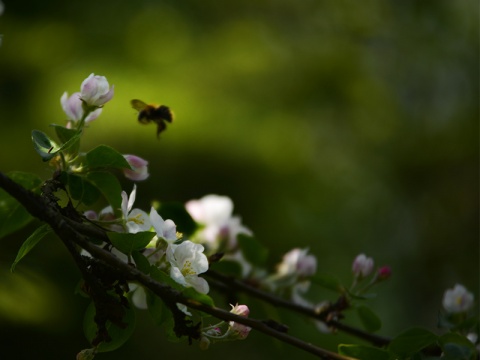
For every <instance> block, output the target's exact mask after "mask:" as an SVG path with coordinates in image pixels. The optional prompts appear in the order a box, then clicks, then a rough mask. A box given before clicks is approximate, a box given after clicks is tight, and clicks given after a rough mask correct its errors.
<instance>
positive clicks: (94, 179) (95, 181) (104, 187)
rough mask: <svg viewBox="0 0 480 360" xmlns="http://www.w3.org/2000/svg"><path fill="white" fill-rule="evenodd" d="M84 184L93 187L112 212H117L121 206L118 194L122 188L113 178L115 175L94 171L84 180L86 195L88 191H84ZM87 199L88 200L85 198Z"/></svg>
mask: <svg viewBox="0 0 480 360" xmlns="http://www.w3.org/2000/svg"><path fill="white" fill-rule="evenodd" d="M86 182H89V183H90V184H91V185H93V186H94V187H95V188H96V189H97V190H98V191H100V193H101V194H102V195H103V196H104V197H105V199H106V200H107V202H108V203H109V204H110V205H111V206H112V208H113V211H114V212H117V213H118V211H119V209H120V207H121V205H122V197H121V196H120V193H121V192H122V187H121V185H120V182H119V181H118V179H117V178H116V177H115V175H113V174H111V173H109V172H106V171H95V172H90V173H88V174H87V176H86V178H85V180H84V192H83V193H84V194H85V195H86V196H89V195H88V190H87V191H85V190H86V189H85V186H88V185H86ZM87 199H88V198H87Z"/></svg>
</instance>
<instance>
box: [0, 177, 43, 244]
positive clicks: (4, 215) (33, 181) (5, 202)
mask: <svg viewBox="0 0 480 360" xmlns="http://www.w3.org/2000/svg"><path fill="white" fill-rule="evenodd" d="M7 175H8V177H9V178H10V179H12V180H13V181H15V182H16V183H18V184H20V185H22V186H23V187H24V188H25V189H28V190H32V191H34V192H38V190H39V186H40V184H41V183H42V180H40V178H39V177H38V176H36V175H34V174H29V173H25V172H10V173H8V174H7ZM32 219H33V218H32V216H31V215H30V214H29V213H28V212H27V210H25V208H24V207H23V206H22V205H20V203H19V202H18V201H17V200H15V199H14V198H13V197H11V196H10V195H9V194H8V193H7V192H6V191H5V190H3V189H0V238H2V237H4V236H5V235H8V234H10V233H12V232H14V231H16V230H18V229H21V228H23V227H24V226H25V225H27V224H28V223H29V222H30V221H31V220H32Z"/></svg>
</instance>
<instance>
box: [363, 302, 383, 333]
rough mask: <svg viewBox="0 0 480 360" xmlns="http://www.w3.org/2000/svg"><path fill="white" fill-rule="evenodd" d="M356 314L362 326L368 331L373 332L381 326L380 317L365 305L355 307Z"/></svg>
mask: <svg viewBox="0 0 480 360" xmlns="http://www.w3.org/2000/svg"><path fill="white" fill-rule="evenodd" d="M357 315H358V317H359V318H360V321H361V322H362V325H363V327H364V328H365V329H366V330H367V331H369V332H375V331H377V330H380V328H381V327H382V321H381V320H380V318H379V317H378V316H377V315H376V314H375V313H374V312H373V311H372V310H370V309H369V308H368V307H366V306H359V307H357Z"/></svg>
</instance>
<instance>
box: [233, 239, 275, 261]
mask: <svg viewBox="0 0 480 360" xmlns="http://www.w3.org/2000/svg"><path fill="white" fill-rule="evenodd" d="M238 244H239V246H240V249H241V250H242V253H243V255H244V256H245V259H246V260H247V261H248V262H250V263H251V264H252V265H256V266H262V265H263V264H265V261H266V260H267V256H268V249H267V248H266V247H265V246H263V245H262V244H261V243H260V242H259V241H258V240H256V239H255V238H253V237H250V236H246V235H243V234H242V235H239V236H238Z"/></svg>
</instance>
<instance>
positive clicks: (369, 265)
mask: <svg viewBox="0 0 480 360" xmlns="http://www.w3.org/2000/svg"><path fill="white" fill-rule="evenodd" d="M373 264H374V263H373V259H372V258H370V257H367V256H366V255H365V254H360V255H357V257H356V258H355V260H354V261H353V264H352V271H353V274H354V275H355V276H356V277H359V278H363V277H366V276H368V275H370V274H371V273H372V271H373Z"/></svg>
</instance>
